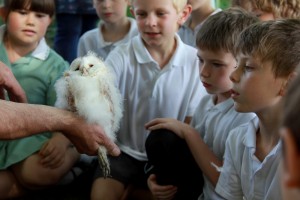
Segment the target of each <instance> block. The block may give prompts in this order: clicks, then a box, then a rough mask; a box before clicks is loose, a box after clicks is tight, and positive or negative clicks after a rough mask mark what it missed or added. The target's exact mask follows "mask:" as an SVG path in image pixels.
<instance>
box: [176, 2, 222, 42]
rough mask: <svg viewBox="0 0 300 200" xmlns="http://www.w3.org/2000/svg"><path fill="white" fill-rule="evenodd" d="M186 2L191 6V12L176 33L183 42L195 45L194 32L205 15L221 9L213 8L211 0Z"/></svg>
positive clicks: (205, 17) (195, 32) (207, 15)
mask: <svg viewBox="0 0 300 200" xmlns="http://www.w3.org/2000/svg"><path fill="white" fill-rule="evenodd" d="M188 4H190V5H191V6H192V12H191V14H190V16H189V18H188V19H187V21H186V22H185V23H184V24H183V25H182V26H181V27H180V28H179V31H178V34H179V36H180V38H181V39H182V41H183V42H184V43H186V44H188V45H191V46H193V47H196V34H197V32H198V31H199V29H200V28H201V25H202V24H203V22H204V21H205V19H207V17H209V16H210V15H213V14H215V13H217V12H219V11H221V9H220V8H218V9H215V8H214V7H213V6H212V2H211V0H188Z"/></svg>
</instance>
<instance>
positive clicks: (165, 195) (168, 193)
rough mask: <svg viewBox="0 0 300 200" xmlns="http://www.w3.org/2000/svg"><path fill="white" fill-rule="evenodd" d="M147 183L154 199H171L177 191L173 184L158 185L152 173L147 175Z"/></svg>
mask: <svg viewBox="0 0 300 200" xmlns="http://www.w3.org/2000/svg"><path fill="white" fill-rule="evenodd" d="M147 184H148V187H149V189H150V191H151V193H152V195H153V196H154V197H155V199H162V200H169V199H170V200H171V199H173V198H174V195H175V194H176V192H177V187H175V186H173V185H164V186H162V185H158V184H157V182H156V176H155V175H154V174H151V175H150V176H149V178H148V180H147Z"/></svg>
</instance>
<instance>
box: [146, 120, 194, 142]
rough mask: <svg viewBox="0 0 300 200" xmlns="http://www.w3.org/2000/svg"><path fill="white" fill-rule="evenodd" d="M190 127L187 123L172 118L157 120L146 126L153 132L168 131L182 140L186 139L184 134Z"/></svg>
mask: <svg viewBox="0 0 300 200" xmlns="http://www.w3.org/2000/svg"><path fill="white" fill-rule="evenodd" d="M189 127H190V126H189V125H188V124H186V123H183V122H181V121H178V120H176V119H171V118H157V119H154V120H151V121H150V122H148V123H147V124H145V128H146V129H148V130H150V131H153V130H157V129H168V130H170V131H173V132H174V133H175V134H176V135H178V136H179V137H180V138H184V132H185V130H186V129H187V128H189Z"/></svg>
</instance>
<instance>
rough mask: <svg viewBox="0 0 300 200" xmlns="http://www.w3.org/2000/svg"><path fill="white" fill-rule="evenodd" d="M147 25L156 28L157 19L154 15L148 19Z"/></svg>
mask: <svg viewBox="0 0 300 200" xmlns="http://www.w3.org/2000/svg"><path fill="white" fill-rule="evenodd" d="M146 25H148V26H155V25H156V18H155V16H153V15H149V16H148V17H147V19H146Z"/></svg>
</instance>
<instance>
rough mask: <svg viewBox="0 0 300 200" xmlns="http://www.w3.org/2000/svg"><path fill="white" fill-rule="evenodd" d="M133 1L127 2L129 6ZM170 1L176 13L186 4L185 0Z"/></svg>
mask: <svg viewBox="0 0 300 200" xmlns="http://www.w3.org/2000/svg"><path fill="white" fill-rule="evenodd" d="M134 1H135V0H129V3H130V6H132V5H133V2H134ZM161 1H163V0H161ZM172 1H173V5H174V8H175V9H176V10H177V12H180V11H181V10H182V9H183V8H184V7H185V6H186V4H187V0H172Z"/></svg>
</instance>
